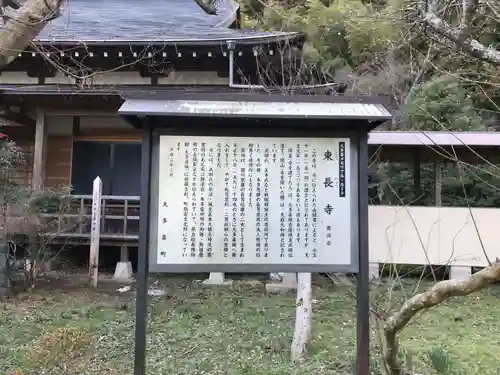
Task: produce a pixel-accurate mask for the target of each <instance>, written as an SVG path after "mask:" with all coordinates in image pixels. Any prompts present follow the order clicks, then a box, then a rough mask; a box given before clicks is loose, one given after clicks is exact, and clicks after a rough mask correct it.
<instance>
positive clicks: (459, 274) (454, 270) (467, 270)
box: [450, 266, 472, 281]
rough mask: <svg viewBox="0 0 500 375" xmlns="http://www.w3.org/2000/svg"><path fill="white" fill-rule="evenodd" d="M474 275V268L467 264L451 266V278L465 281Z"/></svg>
mask: <svg viewBox="0 0 500 375" xmlns="http://www.w3.org/2000/svg"><path fill="white" fill-rule="evenodd" d="M471 275H472V268H471V267H467V266H451V267H450V279H453V280H459V281H463V280H466V279H468V278H469V277H470V276H471Z"/></svg>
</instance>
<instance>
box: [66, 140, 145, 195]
mask: <svg viewBox="0 0 500 375" xmlns="http://www.w3.org/2000/svg"><path fill="white" fill-rule="evenodd" d="M97 176H99V177H101V179H102V194H103V195H122V196H123V195H126V196H130V195H140V180H141V178H140V176H141V144H140V143H137V142H134V143H131V142H130V143H125V142H116V143H110V142H97V141H94V142H91V141H77V142H75V144H74V146H73V171H72V176H71V183H72V185H73V194H77V195H91V194H92V183H93V181H94V179H95V178H96V177H97Z"/></svg>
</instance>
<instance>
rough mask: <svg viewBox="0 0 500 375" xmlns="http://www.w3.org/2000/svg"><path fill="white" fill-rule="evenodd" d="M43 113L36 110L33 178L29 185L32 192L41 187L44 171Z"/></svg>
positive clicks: (40, 110) (44, 137)
mask: <svg viewBox="0 0 500 375" xmlns="http://www.w3.org/2000/svg"><path fill="white" fill-rule="evenodd" d="M45 139H46V136H45V112H44V111H43V110H42V109H38V110H37V113H36V128H35V147H34V150H33V176H32V180H31V185H32V188H33V189H34V190H40V189H42V187H43V179H44V174H45V173H44V172H45V171H44V169H45Z"/></svg>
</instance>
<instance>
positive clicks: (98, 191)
mask: <svg viewBox="0 0 500 375" xmlns="http://www.w3.org/2000/svg"><path fill="white" fill-rule="evenodd" d="M101 205H102V180H101V178H100V177H99V176H97V177H96V179H95V180H94V187H93V192H92V218H91V225H90V256H89V282H90V285H91V286H93V287H94V288H96V287H97V280H98V278H99V240H100V236H101Z"/></svg>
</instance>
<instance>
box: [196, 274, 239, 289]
mask: <svg viewBox="0 0 500 375" xmlns="http://www.w3.org/2000/svg"><path fill="white" fill-rule="evenodd" d="M202 284H203V285H224V286H231V285H233V280H228V279H226V276H225V274H224V272H210V276H209V277H208V279H206V280H204V281H203V283H202Z"/></svg>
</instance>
